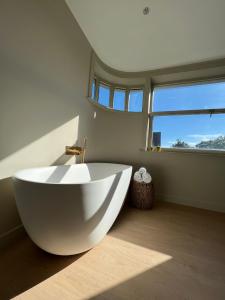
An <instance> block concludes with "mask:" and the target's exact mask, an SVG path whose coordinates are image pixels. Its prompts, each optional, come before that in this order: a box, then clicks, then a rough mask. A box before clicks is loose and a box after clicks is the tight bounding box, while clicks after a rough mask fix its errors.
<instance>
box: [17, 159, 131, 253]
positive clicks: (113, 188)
mask: <svg viewBox="0 0 225 300" xmlns="http://www.w3.org/2000/svg"><path fill="white" fill-rule="evenodd" d="M131 174H132V167H131V166H127V165H121V164H110V163H87V164H77V165H68V166H67V165H66V166H52V167H44V168H35V169H27V170H22V171H19V172H17V173H16V174H15V175H14V177H13V185H14V192H15V198H16V204H17V207H18V211H19V214H20V217H21V220H22V222H23V225H24V227H25V229H26V231H27V233H28V235H29V236H30V238H31V239H32V240H33V241H34V243H35V244H37V245H38V246H39V247H40V248H42V249H43V250H45V251H47V252H50V253H53V254H58V255H72V254H77V253H81V252H84V251H87V250H89V249H90V248H92V247H94V246H95V245H96V244H97V243H99V242H100V241H101V240H102V239H103V237H104V236H105V235H106V233H107V232H108V231H109V229H110V227H111V226H112V224H113V222H114V221H115V219H116V217H117V216H118V214H119V211H120V209H121V207H122V205H123V202H124V199H125V196H126V193H127V190H128V186H129V183H130V179H131Z"/></svg>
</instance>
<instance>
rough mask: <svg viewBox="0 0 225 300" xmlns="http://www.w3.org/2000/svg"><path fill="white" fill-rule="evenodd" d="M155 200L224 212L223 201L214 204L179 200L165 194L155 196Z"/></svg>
mask: <svg viewBox="0 0 225 300" xmlns="http://www.w3.org/2000/svg"><path fill="white" fill-rule="evenodd" d="M156 199H157V200H160V201H165V202H170V203H176V204H181V205H186V206H191V207H196V208H202V209H207V210H211V211H216V212H222V213H224V212H225V201H224V203H215V200H214V199H212V200H214V202H213V201H212V203H209V202H206V201H204V202H203V201H196V200H192V199H190V198H181V197H178V196H175V195H165V194H156Z"/></svg>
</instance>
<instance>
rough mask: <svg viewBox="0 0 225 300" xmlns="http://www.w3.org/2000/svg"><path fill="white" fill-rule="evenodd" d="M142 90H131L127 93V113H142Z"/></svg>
mask: <svg viewBox="0 0 225 300" xmlns="http://www.w3.org/2000/svg"><path fill="white" fill-rule="evenodd" d="M143 94H144V93H143V90H131V91H130V93H129V104H128V111H130V112H142V106H143Z"/></svg>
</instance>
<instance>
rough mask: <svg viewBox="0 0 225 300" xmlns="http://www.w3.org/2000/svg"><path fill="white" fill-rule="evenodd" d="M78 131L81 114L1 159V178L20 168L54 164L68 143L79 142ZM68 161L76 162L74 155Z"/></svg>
mask: <svg viewBox="0 0 225 300" xmlns="http://www.w3.org/2000/svg"><path fill="white" fill-rule="evenodd" d="M78 132H79V116H76V117H75V118H73V119H71V120H70V121H68V122H66V123H65V124H63V125H62V126H59V127H57V128H56V129H54V130H52V131H50V132H49V133H47V134H45V135H44V136H42V137H41V138H39V139H37V140H36V141H34V142H32V143H30V144H29V145H27V146H25V147H23V148H22V149H20V150H18V151H16V152H15V153H13V154H11V155H9V156H7V157H6V158H4V159H3V160H1V161H0V179H3V178H7V177H10V176H12V175H13V174H14V173H15V172H16V171H18V170H20V169H24V168H31V167H39V166H48V165H51V164H53V163H54V162H55V161H56V160H57V159H59V158H60V157H61V156H62V155H64V153H65V146H66V145H74V144H75V143H76V142H77V140H78ZM67 163H74V157H71V158H70V157H68V161H67Z"/></svg>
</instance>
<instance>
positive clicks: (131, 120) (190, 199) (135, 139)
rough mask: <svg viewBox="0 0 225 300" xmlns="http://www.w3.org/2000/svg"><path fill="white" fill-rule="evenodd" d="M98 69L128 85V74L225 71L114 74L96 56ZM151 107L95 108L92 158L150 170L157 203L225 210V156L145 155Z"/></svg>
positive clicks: (196, 71)
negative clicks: (134, 110) (127, 109)
mask: <svg viewBox="0 0 225 300" xmlns="http://www.w3.org/2000/svg"><path fill="white" fill-rule="evenodd" d="M93 65H94V69H95V70H94V71H95V72H97V74H98V75H99V76H100V77H103V78H106V79H107V80H109V81H110V80H113V81H114V82H115V81H117V82H118V83H119V82H120V80H121V82H123V83H124V82H125V80H126V77H128V76H130V77H133V78H134V77H135V76H139V77H141V76H142V77H143V76H146V77H147V78H149V80H150V78H151V79H152V80H153V79H154V80H155V81H157V82H160V81H161V82H163V81H165V80H167V81H169V80H181V79H185V78H186V79H191V78H199V77H208V76H215V75H222V74H224V73H225V72H224V70H225V69H224V65H223V66H222V65H221V66H220V67H219V66H218V65H217V63H216V62H215V64H213V63H207V64H206V65H204V64H203V65H198V66H186V67H181V68H180V70H179V68H176V70H175V69H173V70H172V69H171V70H168V69H167V70H161V71H157V72H152V73H151V72H149V73H147V72H145V73H144V72H143V73H139V74H138V73H134V74H132V73H130V74H129V73H123V72H122V73H120V72H118V71H116V70H112V69H110V68H107V66H105V65H104V64H103V63H102V62H100V60H99V59H97V58H96V61H95V63H94V64H93ZM139 80H140V78H139ZM146 101H147V99H146ZM146 107H147V105H146V103H145V106H144V113H137V114H135V113H134V114H132V113H121V112H111V111H106V110H103V109H101V108H99V107H97V106H95V110H96V119H95V121H94V123H93V126H92V133H91V135H90V137H91V141H89V146H90V142H91V143H92V147H91V149H92V152H91V155H92V157H93V159H95V160H100V161H116V162H123V163H128V164H132V165H134V166H135V167H139V166H143V165H144V166H146V167H147V168H148V169H149V171H150V172H151V174H152V176H153V181H154V184H155V190H156V199H160V200H166V201H170V202H176V203H180V204H185V205H191V206H195V207H201V208H206V209H211V210H217V211H224V212H225V184H224V183H225V179H224V178H225V155H220V156H218V155H215V154H208V155H207V154H200V153H171V152H161V153H153V152H144V151H141V150H140V149H141V148H142V149H143V148H144V146H145V132H146V119H147V109H146ZM95 144H97V145H98V147H97V148H96V147H94V145H95Z"/></svg>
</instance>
